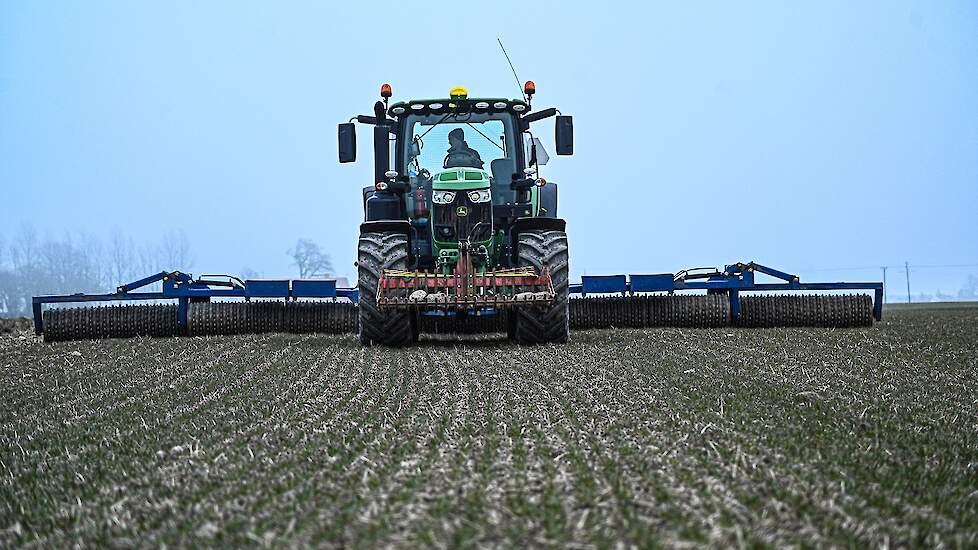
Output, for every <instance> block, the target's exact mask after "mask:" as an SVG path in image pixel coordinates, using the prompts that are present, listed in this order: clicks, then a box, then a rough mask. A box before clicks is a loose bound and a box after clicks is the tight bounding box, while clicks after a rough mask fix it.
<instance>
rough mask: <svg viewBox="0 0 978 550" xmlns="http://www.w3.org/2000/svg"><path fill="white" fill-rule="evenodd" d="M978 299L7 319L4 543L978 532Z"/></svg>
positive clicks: (860, 536) (944, 539)
mask: <svg viewBox="0 0 978 550" xmlns="http://www.w3.org/2000/svg"><path fill="white" fill-rule="evenodd" d="M976 383H978V308H975V307H963V308H954V309H939V310H934V309H926V308H910V309H905V310H899V309H896V310H888V311H887V319H886V320H885V321H884V322H883V323H880V324H878V325H877V326H875V327H873V328H871V329H847V330H838V329H836V330H832V329H735V328H719V329H674V328H673V329H647V330H620V331H614V330H600V331H583V332H574V333H572V335H571V342H570V343H569V344H566V345H561V346H539V347H518V346H515V345H512V344H509V343H506V342H505V341H500V340H492V339H478V338H475V339H472V338H469V339H466V340H464V341H459V340H456V339H450V338H441V339H434V340H428V341H425V342H422V344H421V345H419V346H417V347H411V348H405V349H386V348H379V347H378V348H367V349H364V348H361V347H360V346H359V345H358V344H357V343H356V342H355V341H354V338H353V337H352V336H313V335H309V336H306V335H260V336H251V337H197V338H171V339H150V338H139V339H132V340H116V341H100V342H66V343H57V344H44V343H42V342H41V341H40V339H38V338H36V337H34V336H33V335H32V334H30V333H29V332H26V331H23V330H18V331H14V332H12V333H8V334H4V335H2V336H0V387H2V388H3V389H4V393H5V396H4V399H3V403H2V405H0V419H2V422H0V546H4V547H7V546H12V545H32V546H42V545H43V546H54V547H63V546H69V545H75V544H81V545H108V544H113V545H162V544H166V545H177V546H187V545H207V546H226V545H306V544H313V545H322V546H350V545H356V546H378V545H380V546H386V545H393V546H418V545H435V546H458V545H480V546H500V547H512V546H524V545H529V546H585V547H591V546H594V547H607V546H614V545H616V544H617V543H624V544H625V545H635V546H649V545H654V544H656V543H658V544H664V545H667V546H684V545H702V544H707V545H715V546H728V545H755V544H760V545H778V546H781V545H798V544H801V545H816V546H825V545H833V546H850V545H853V546H868V545H873V546H878V545H913V546H920V545H927V546H935V545H946V546H952V547H959V546H975V545H978V390H976V387H978V384H976Z"/></svg>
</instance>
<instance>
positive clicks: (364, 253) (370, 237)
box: [357, 232, 416, 346]
mask: <svg viewBox="0 0 978 550" xmlns="http://www.w3.org/2000/svg"><path fill="white" fill-rule="evenodd" d="M407 267H408V241H407V236H406V235H404V234H403V233H388V232H376V233H362V234H361V235H360V241H359V242H358V244H357V288H359V290H360V307H359V308H358V309H359V316H358V319H357V338H358V339H359V340H360V343H361V344H363V345H365V346H369V345H372V344H382V345H385V346H403V345H407V344H410V343H411V342H413V341H415V336H414V334H415V326H416V325H415V322H414V319H413V317H414V314H413V313H411V312H410V311H402V310H385V311H381V310H380V309H379V308H378V307H377V283H378V281H380V275H381V273H383V272H384V270H385V269H407Z"/></svg>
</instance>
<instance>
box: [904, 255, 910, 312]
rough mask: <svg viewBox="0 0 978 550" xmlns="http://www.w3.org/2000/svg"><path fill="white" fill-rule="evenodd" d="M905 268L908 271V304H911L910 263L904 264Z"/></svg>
mask: <svg viewBox="0 0 978 550" xmlns="http://www.w3.org/2000/svg"><path fill="white" fill-rule="evenodd" d="M903 267H904V268H905V269H906V270H907V303H908V304H909V303H910V262H903Z"/></svg>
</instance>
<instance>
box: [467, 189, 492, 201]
mask: <svg viewBox="0 0 978 550" xmlns="http://www.w3.org/2000/svg"><path fill="white" fill-rule="evenodd" d="M489 199H490V196H489V190H488V189H476V190H475V191H469V200H470V201H472V202H489Z"/></svg>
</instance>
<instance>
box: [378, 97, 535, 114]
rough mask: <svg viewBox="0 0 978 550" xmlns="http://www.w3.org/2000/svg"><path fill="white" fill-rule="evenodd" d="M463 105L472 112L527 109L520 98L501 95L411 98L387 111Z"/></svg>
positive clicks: (408, 111)
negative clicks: (462, 97) (459, 97)
mask: <svg viewBox="0 0 978 550" xmlns="http://www.w3.org/2000/svg"><path fill="white" fill-rule="evenodd" d="M459 105H463V106H465V107H467V111H470V112H473V113H503V112H508V113H516V114H521V113H525V112H527V111H528V110H529V108H530V106H529V105H527V103H526V102H525V101H523V100H522V99H506V98H501V97H486V98H473V97H470V98H466V99H448V98H439V99H412V100H410V101H399V102H397V103H395V104H393V105H391V106H390V108H389V109H388V110H387V113H388V114H390V115H391V116H404V115H406V114H411V113H414V114H419V115H430V114H435V115H438V114H445V113H448V112H451V111H453V110H454V109H455V108H456V106H459Z"/></svg>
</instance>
